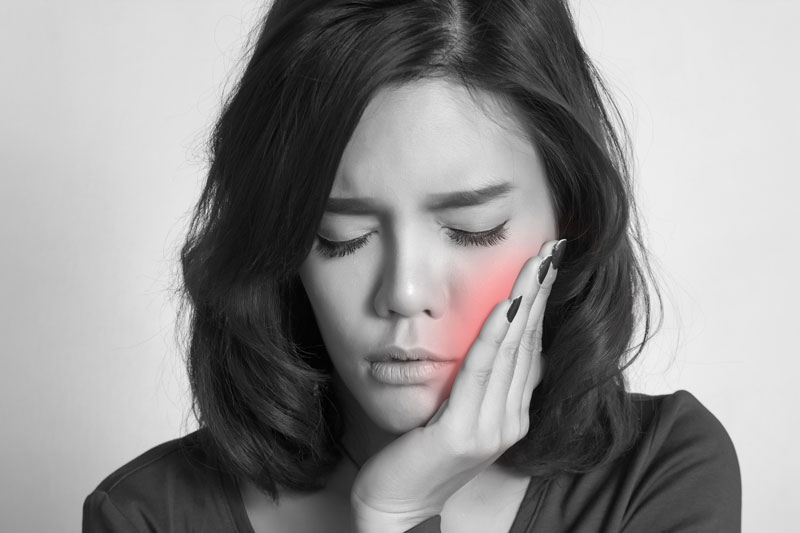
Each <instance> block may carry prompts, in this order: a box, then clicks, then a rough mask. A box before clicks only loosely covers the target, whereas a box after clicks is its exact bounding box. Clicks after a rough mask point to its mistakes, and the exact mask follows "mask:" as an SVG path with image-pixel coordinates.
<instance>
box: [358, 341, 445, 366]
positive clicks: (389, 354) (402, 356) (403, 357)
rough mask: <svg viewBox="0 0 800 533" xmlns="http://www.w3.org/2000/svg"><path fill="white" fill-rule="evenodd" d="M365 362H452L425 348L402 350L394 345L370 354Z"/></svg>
mask: <svg viewBox="0 0 800 533" xmlns="http://www.w3.org/2000/svg"><path fill="white" fill-rule="evenodd" d="M367 360H368V361H372V362H407V361H413V360H419V361H438V362H446V361H452V359H450V358H447V357H444V356H442V355H439V354H437V353H434V352H431V351H428V350H426V349H425V348H402V347H400V346H397V345H395V344H393V345H391V346H387V347H385V348H382V349H380V350H377V351H375V352H372V353H371V354H369V355H368V356H367Z"/></svg>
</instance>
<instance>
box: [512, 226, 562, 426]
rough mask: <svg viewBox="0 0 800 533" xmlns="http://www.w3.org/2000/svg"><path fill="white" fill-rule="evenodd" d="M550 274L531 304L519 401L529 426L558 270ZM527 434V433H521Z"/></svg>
mask: <svg viewBox="0 0 800 533" xmlns="http://www.w3.org/2000/svg"><path fill="white" fill-rule="evenodd" d="M565 246H566V240H565V239H562V240H561V241H559V243H558V247H557V248H558V253H556V251H555V250H554V255H556V256H563V253H564V247H565ZM550 270H551V271H550V272H548V274H547V277H545V279H544V281H543V282H542V287H541V288H540V289H539V294H538V295H537V299H536V301H535V302H534V304H533V309H532V310H531V315H532V316H536V317H537V324H536V328H534V334H533V338H532V339H531V341H530V343H531V344H532V345H533V349H532V352H531V353H532V354H533V356H532V357H531V366H530V368H529V369H528V372H527V375H526V379H525V386H524V387H523V392H522V399H521V401H520V405H519V407H520V419H521V420H523V421H524V422H525V423H527V425H528V426H529V425H530V405H531V397H532V396H533V391H534V389H536V387H537V386H538V385H539V383H541V381H542V377H543V376H544V371H545V368H546V365H545V360H544V358H543V357H542V333H543V330H544V312H545V309H546V307H547V301H548V299H549V297H550V294H551V293H552V289H553V284H555V282H556V279H557V277H558V269H557V268H555V267H553V266H551V268H550ZM523 433H527V431H525V432H523Z"/></svg>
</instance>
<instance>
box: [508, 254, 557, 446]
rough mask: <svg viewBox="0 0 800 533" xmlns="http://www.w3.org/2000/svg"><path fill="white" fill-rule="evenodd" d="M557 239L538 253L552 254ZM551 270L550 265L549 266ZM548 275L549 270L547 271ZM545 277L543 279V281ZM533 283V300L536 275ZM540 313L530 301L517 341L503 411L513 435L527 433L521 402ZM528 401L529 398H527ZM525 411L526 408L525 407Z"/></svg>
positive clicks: (535, 356)
mask: <svg viewBox="0 0 800 533" xmlns="http://www.w3.org/2000/svg"><path fill="white" fill-rule="evenodd" d="M558 242H559V241H557V240H553V241H548V242H546V243H545V244H544V245H543V246H542V249H541V251H540V252H539V255H540V256H541V257H547V256H548V255H550V256H552V255H553V252H554V249H555V245H556V244H557V243H558ZM550 270H552V267H551V268H550ZM548 275H549V272H548ZM546 281H547V279H545V282H546ZM534 283H535V289H534V292H535V295H534V297H533V298H534V301H535V300H536V299H537V298H539V296H538V294H539V278H538V276H537V277H536V280H535V281H534ZM540 318H541V315H540V314H537V313H536V312H535V309H534V308H533V302H531V310H530V311H529V312H528V319H527V323H526V324H525V330H524V332H523V334H522V335H523V336H522V339H521V340H520V342H519V350H518V351H517V361H516V368H515V369H514V376H513V379H512V380H511V385H510V387H509V388H508V392H507V394H506V397H505V400H506V407H505V412H506V413H507V415H506V417H507V418H508V419H509V421H510V424H512V426H510V427H508V428H507V430H508V431H509V433H511V434H515V435H524V434H525V433H527V431H528V430H527V428H528V425H529V423H530V422H529V418H528V416H527V415H526V416H523V411H522V403H523V393H524V392H525V387H526V384H527V383H528V381H529V379H528V378H529V376H530V374H531V367H532V366H535V365H537V364H538V360H539V357H538V352H537V351H536V350H535V349H534V346H533V345H532V344H531V340H532V339H533V338H534V337H535V332H536V329H537V327H539V324H540V322H541V321H540ZM528 403H530V400H528ZM525 413H527V408H525Z"/></svg>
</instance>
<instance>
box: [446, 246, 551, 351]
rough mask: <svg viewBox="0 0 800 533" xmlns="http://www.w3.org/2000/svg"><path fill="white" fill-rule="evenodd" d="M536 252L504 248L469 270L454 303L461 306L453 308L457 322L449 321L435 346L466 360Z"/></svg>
mask: <svg viewBox="0 0 800 533" xmlns="http://www.w3.org/2000/svg"><path fill="white" fill-rule="evenodd" d="M537 251H538V248H537V250H536V251H534V250H522V251H520V250H519V249H517V250H505V251H503V252H502V254H501V255H497V256H494V257H493V258H492V261H491V262H481V263H480V264H477V265H476V266H475V267H473V268H472V269H470V270H469V271H468V272H467V273H466V274H465V275H464V278H463V279H462V280H461V288H460V290H459V298H458V301H457V302H454V305H456V306H458V307H459V308H458V309H454V310H451V313H452V316H453V317H455V320H456V321H457V322H451V323H449V327H447V328H445V330H444V331H440V337H439V338H438V339H434V343H432V345H433V346H440V347H443V348H444V349H446V350H447V352H448V353H450V354H452V355H456V356H457V357H458V358H460V359H462V360H463V359H464V358H465V357H466V356H467V352H468V351H469V349H470V348H471V346H472V344H473V343H474V342H475V339H477V338H478V335H479V333H480V331H481V328H483V326H484V324H485V322H486V319H487V318H489V315H490V314H491V312H492V310H493V309H494V308H495V306H497V304H498V303H499V302H501V301H502V300H505V299H508V298H509V297H511V290H512V288H513V287H514V283H516V281H517V276H518V275H519V273H520V271H521V270H522V267H523V265H524V264H525V262H526V261H527V260H528V259H529V258H530V257H531V256H532V255H536V253H537ZM517 292H519V291H517ZM513 296H514V297H517V296H519V294H514V295H513Z"/></svg>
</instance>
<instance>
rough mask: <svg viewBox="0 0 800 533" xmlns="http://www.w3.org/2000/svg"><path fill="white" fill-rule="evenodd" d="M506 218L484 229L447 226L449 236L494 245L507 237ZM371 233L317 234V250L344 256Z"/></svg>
mask: <svg viewBox="0 0 800 533" xmlns="http://www.w3.org/2000/svg"><path fill="white" fill-rule="evenodd" d="M506 224H508V220H506V221H505V222H503V223H502V224H500V225H499V226H496V227H494V228H492V229H488V230H486V231H478V232H473V231H463V230H458V229H453V228H447V231H448V232H449V233H450V238H451V239H452V240H453V242H455V243H456V244H457V245H459V246H464V247H469V246H494V245H496V244H497V243H499V242H501V241H504V240H505V239H506V238H508V228H507V227H506ZM370 235H371V233H367V234H366V235H363V236H361V237H358V238H356V239H351V240H349V241H329V240H327V239H323V238H322V237H320V236H319V235H317V239H318V241H319V244H318V247H317V248H316V249H317V252H318V253H319V254H320V255H322V256H323V257H327V258H335V257H344V256H347V255H351V254H353V253H355V251H356V250H358V249H359V248H361V247H362V246H365V245H366V244H367V242H368V241H369V237H370Z"/></svg>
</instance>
